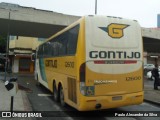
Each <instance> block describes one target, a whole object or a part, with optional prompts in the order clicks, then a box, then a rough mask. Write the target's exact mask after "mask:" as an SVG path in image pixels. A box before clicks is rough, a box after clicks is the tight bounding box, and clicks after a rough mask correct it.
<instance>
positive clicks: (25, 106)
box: [0, 73, 160, 116]
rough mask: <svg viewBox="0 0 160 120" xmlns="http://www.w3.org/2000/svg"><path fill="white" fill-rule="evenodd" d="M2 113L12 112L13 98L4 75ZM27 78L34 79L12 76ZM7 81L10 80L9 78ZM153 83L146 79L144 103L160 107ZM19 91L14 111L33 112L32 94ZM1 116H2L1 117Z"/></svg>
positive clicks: (159, 92) (0, 96) (21, 88)
mask: <svg viewBox="0 0 160 120" xmlns="http://www.w3.org/2000/svg"><path fill="white" fill-rule="evenodd" d="M0 76H1V77H0V111H10V107H11V96H10V93H9V92H8V91H7V89H6V88H5V85H4V74H2V73H0ZM13 76H14V77H15V76H16V77H19V76H22V77H27V76H30V77H32V78H33V75H31V74H16V75H10V77H13ZM7 79H9V78H8V77H7ZM153 82H154V81H151V80H148V79H146V78H144V101H147V102H150V103H152V104H156V105H160V86H159V90H154V89H153ZM18 87H19V90H18V92H17V94H16V95H15V96H14V105H13V111H32V106H31V104H30V102H29V100H28V98H27V93H28V92H32V90H30V89H29V88H27V87H26V86H22V85H20V84H19V85H18ZM0 116H1V115H0Z"/></svg>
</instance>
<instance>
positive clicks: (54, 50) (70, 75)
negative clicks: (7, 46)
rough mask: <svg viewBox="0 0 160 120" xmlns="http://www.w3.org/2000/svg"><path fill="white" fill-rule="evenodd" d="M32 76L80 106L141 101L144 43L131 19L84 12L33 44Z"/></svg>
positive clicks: (88, 107) (62, 100)
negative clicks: (34, 53)
mask: <svg viewBox="0 0 160 120" xmlns="http://www.w3.org/2000/svg"><path fill="white" fill-rule="evenodd" d="M36 56H37V57H36V79H37V80H38V82H39V83H41V84H42V85H44V86H45V87H46V88H48V89H49V90H50V91H51V92H53V97H54V99H55V101H57V102H58V101H59V102H60V103H61V105H62V106H65V105H66V104H68V105H70V106H72V107H74V108H76V109H77V110H79V111H90V110H100V109H108V108H115V107H120V106H127V105H135V104H141V103H142V102H143V97H144V94H143V45H142V35H141V27H140V25H139V24H138V22H137V21H135V20H128V19H123V18H116V17H109V16H97V15H95V16H85V17H82V18H81V19H79V20H78V21H76V22H75V23H73V24H71V25H70V26H68V27H66V28H65V29H63V30H62V31H60V32H58V33H57V34H55V35H53V36H51V37H50V38H49V39H47V40H46V41H45V42H44V43H42V44H41V45H40V46H39V47H38V48H37V55H36Z"/></svg>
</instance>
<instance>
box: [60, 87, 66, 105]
mask: <svg viewBox="0 0 160 120" xmlns="http://www.w3.org/2000/svg"><path fill="white" fill-rule="evenodd" d="M60 103H61V106H63V107H64V106H66V103H65V101H64V92H63V87H62V86H61V87H60Z"/></svg>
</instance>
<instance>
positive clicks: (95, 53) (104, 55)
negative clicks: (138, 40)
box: [89, 51, 141, 59]
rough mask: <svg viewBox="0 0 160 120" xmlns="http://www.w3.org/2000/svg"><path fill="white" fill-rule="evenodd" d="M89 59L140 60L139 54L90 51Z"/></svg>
mask: <svg viewBox="0 0 160 120" xmlns="http://www.w3.org/2000/svg"><path fill="white" fill-rule="evenodd" d="M89 57H90V58H125V59H126V58H141V53H140V52H125V51H90V52H89Z"/></svg>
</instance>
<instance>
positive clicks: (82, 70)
mask: <svg viewBox="0 0 160 120" xmlns="http://www.w3.org/2000/svg"><path fill="white" fill-rule="evenodd" d="M85 72H86V65H85V63H83V64H82V65H81V66H80V70H79V75H80V91H81V93H82V94H83V95H85Z"/></svg>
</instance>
